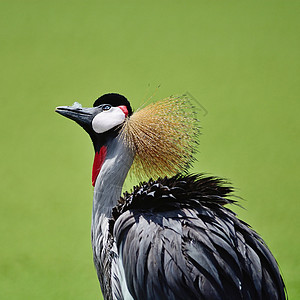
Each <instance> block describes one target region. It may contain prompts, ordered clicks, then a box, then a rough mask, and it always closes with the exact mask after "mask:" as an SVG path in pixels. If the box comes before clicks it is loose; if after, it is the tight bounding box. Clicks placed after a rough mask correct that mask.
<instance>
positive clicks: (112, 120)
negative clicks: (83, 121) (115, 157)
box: [92, 107, 126, 133]
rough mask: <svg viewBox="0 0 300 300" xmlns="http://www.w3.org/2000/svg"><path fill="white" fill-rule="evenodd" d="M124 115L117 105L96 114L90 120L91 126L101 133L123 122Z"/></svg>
mask: <svg viewBox="0 0 300 300" xmlns="http://www.w3.org/2000/svg"><path fill="white" fill-rule="evenodd" d="M125 117H126V116H125V114H124V112H123V111H122V110H121V109H120V108H119V107H112V108H111V109H110V110H105V111H103V112H101V113H99V114H98V115H96V116H95V117H94V119H93V121H92V127H93V129H94V131H95V132H97V133H103V132H106V131H108V130H110V129H112V128H114V127H115V126H117V125H119V124H121V123H123V122H124V120H125Z"/></svg>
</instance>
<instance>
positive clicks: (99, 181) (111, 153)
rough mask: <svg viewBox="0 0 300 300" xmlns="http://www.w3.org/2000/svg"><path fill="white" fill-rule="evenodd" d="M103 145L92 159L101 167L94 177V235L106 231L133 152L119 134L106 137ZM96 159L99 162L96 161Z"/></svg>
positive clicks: (131, 160)
mask: <svg viewBox="0 0 300 300" xmlns="http://www.w3.org/2000/svg"><path fill="white" fill-rule="evenodd" d="M103 147H105V150H103V152H102V154H101V155H99V154H98V155H97V152H96V155H95V161H94V167H95V164H96V165H99V166H100V168H101V169H100V171H99V174H98V175H97V178H96V179H95V189H94V200H93V217H92V231H93V235H94V237H95V236H98V235H101V234H104V233H105V232H108V219H109V218H111V212H112V208H113V207H114V206H115V205H116V204H117V202H118V200H119V199H120V196H121V192H122V187H123V184H124V181H125V178H126V176H127V173H128V171H129V169H130V167H131V165H132V163H133V158H134V155H133V152H132V151H131V150H130V149H129V148H128V147H126V146H125V144H124V142H123V140H122V139H120V137H119V136H117V137H115V138H113V139H108V140H107V142H106V144H105V145H104V146H103ZM100 151H101V149H100ZM103 156H104V157H103ZM97 159H100V160H101V162H100V163H99V162H97ZM94 167H93V172H94Z"/></svg>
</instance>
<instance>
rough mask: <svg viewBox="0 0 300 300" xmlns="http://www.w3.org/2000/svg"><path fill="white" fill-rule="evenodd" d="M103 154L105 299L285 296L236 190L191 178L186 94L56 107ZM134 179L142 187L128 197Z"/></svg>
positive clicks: (98, 224)
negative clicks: (136, 103) (135, 105)
mask: <svg viewBox="0 0 300 300" xmlns="http://www.w3.org/2000/svg"><path fill="white" fill-rule="evenodd" d="M56 112H57V113H59V114H60V115H62V116H64V117H67V118H69V119H71V120H73V121H75V122H76V123H78V124H79V125H80V126H81V127H82V128H83V129H84V130H85V131H86V132H87V133H88V134H89V136H90V138H91V140H92V144H93V147H94V150H95V156H94V162H93V168H92V185H93V186H94V194H93V209H92V225H91V232H92V233H91V240H92V249H93V260H94V265H95V269H96V271H97V276H98V279H99V283H100V288H101V291H102V294H103V297H104V299H109V300H110V299H118V300H119V299H139V300H144V299H145V300H147V299H151V300H153V299H185V300H187V299H203V300H207V299H210V300H211V299H222V300H224V299H225V300H226V299H228V300H229V299H230V300H234V299H255V300H258V299H262V300H265V299H287V291H286V288H285V284H284V281H283V278H282V276H281V273H280V270H279V266H278V263H277V261H276V259H275V258H274V256H273V255H272V253H271V251H270V250H269V248H268V246H267V245H266V243H265V242H264V240H263V239H262V238H261V237H260V235H259V234H258V233H256V231H254V230H253V229H252V228H251V227H250V226H249V225H248V224H247V223H245V222H244V221H242V220H240V219H239V218H238V217H237V215H236V214H235V213H234V212H233V211H232V210H231V209H229V208H228V207H227V206H228V205H231V204H238V203H237V202H238V201H237V200H236V199H237V198H235V195H234V189H233V187H232V185H231V184H230V183H229V182H228V181H227V180H225V179H222V178H219V177H216V176H209V175H207V174H204V173H197V174H195V173H190V172H189V168H190V166H191V165H192V163H193V162H194V160H195V152H196V151H197V145H198V136H199V121H198V119H197V116H196V109H195V107H193V105H192V102H191V100H190V99H189V98H188V97H187V96H184V95H183V96H170V97H167V98H165V99H162V100H159V101H156V102H153V103H151V104H148V105H144V106H142V107H141V108H139V109H137V110H136V111H133V109H132V107H131V105H130V102H129V101H128V99H127V98H126V97H125V96H123V95H120V94H118V93H108V94H104V95H102V96H101V97H99V98H98V99H97V100H96V101H95V102H94V104H93V106H92V107H82V105H81V104H79V103H78V102H75V103H74V104H73V105H72V106H58V107H57V108H56ZM127 176H135V178H137V179H138V180H139V182H140V183H139V184H137V185H136V186H134V187H133V188H132V190H131V191H129V192H124V193H123V194H122V188H123V185H124V181H125V179H126V177H127Z"/></svg>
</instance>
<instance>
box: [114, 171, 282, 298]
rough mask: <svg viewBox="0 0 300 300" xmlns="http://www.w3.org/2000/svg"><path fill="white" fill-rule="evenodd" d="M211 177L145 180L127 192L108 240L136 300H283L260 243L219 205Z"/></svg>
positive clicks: (223, 195)
mask: <svg viewBox="0 0 300 300" xmlns="http://www.w3.org/2000/svg"><path fill="white" fill-rule="evenodd" d="M231 192H232V189H231V187H229V186H228V185H226V183H224V182H223V181H222V180H220V179H217V178H213V177H203V176H201V175H197V176H186V177H184V176H181V175H177V176H175V177H173V178H169V179H168V178H164V179H160V180H158V181H151V180H150V181H149V182H148V183H143V184H141V185H140V186H138V187H135V189H134V191H133V193H132V194H128V193H127V194H125V198H124V199H121V201H120V204H119V205H118V206H117V207H116V208H115V209H114V211H113V220H112V223H113V224H112V226H111V228H112V230H111V234H112V236H113V237H114V239H115V241H116V243H117V248H118V251H119V255H120V256H121V257H122V261H123V266H124V270H125V277H126V283H127V287H128V290H129V292H130V293H131V295H132V296H133V298H134V299H185V300H186V299H222V300H224V299H230V300H232V299H258V300H259V299H286V294H285V287H284V283H283V280H282V278H281V275H280V272H279V270H278V265H277V262H276V260H275V259H274V257H273V256H272V254H271V252H270V251H269V249H268V248H267V246H266V245H265V243H264V242H263V240H262V239H261V238H260V237H259V236H258V234H257V233H256V232H254V231H253V230H252V229H251V228H250V227H249V226H248V225H247V224H246V223H244V222H242V221H240V220H239V219H237V218H236V216H235V214H234V213H233V212H232V211H230V210H229V209H227V208H225V207H224V205H225V204H228V203H233V202H234V201H233V200H230V199H228V195H229V194H230V193H231Z"/></svg>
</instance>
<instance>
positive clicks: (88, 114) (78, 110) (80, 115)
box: [55, 102, 95, 128]
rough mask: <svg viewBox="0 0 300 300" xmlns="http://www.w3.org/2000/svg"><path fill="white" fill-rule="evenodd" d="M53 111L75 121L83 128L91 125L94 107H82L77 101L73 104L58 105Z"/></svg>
mask: <svg viewBox="0 0 300 300" xmlns="http://www.w3.org/2000/svg"><path fill="white" fill-rule="evenodd" d="M55 111H56V112H57V113H59V114H60V115H62V116H64V117H67V118H69V119H71V120H73V121H75V122H76V123H78V124H79V125H80V126H82V127H84V128H86V127H89V126H91V122H92V120H93V117H94V116H95V107H82V106H81V104H79V103H77V102H75V103H74V104H73V106H58V107H56V109H55Z"/></svg>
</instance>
